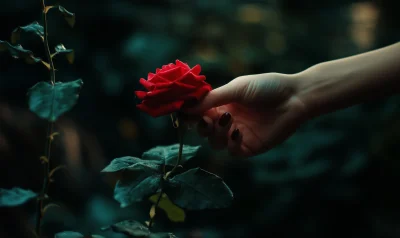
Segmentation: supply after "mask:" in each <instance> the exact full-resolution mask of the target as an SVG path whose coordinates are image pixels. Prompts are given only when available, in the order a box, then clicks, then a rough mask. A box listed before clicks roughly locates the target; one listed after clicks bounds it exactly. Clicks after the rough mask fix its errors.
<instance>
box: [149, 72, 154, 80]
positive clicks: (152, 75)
mask: <svg viewBox="0 0 400 238" xmlns="http://www.w3.org/2000/svg"><path fill="white" fill-rule="evenodd" d="M154 76H155V74H153V73H148V74H147V80H151V79H152V78H153V77H154Z"/></svg>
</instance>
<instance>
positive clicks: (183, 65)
mask: <svg viewBox="0 0 400 238" xmlns="http://www.w3.org/2000/svg"><path fill="white" fill-rule="evenodd" d="M175 63H176V65H177V66H182V67H184V68H185V69H187V70H189V69H190V67H189V65H188V64H186V63H183V62H182V61H180V60H178V59H177V60H175Z"/></svg>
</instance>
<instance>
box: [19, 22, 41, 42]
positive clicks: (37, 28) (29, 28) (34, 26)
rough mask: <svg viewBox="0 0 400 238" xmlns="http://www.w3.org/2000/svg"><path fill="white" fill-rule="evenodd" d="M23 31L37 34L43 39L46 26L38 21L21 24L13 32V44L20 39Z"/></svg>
mask: <svg viewBox="0 0 400 238" xmlns="http://www.w3.org/2000/svg"><path fill="white" fill-rule="evenodd" d="M21 32H26V33H31V34H34V35H37V36H39V37H40V38H41V39H42V41H43V40H44V28H43V26H42V25H40V24H39V22H37V21H34V22H32V23H31V24H29V25H26V26H19V27H17V28H15V29H14V31H13V32H12V33H11V43H12V44H16V43H17V41H19V39H20V38H21Z"/></svg>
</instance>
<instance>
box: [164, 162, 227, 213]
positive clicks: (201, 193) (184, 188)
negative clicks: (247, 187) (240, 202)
mask: <svg viewBox="0 0 400 238" xmlns="http://www.w3.org/2000/svg"><path fill="white" fill-rule="evenodd" d="M168 184H169V185H170V186H171V187H172V191H173V192H172V193H170V194H169V195H170V199H171V200H172V201H173V202H174V203H175V204H176V205H178V206H180V207H183V208H186V209H191V210H201V209H213V208H226V207H228V206H230V205H231V203H232V200H233V194H232V191H231V190H230V189H229V187H228V186H227V185H226V184H225V183H224V181H223V180H222V179H221V178H220V177H218V176H217V175H215V174H212V173H210V172H207V171H205V170H203V169H200V168H195V169H191V170H188V171H186V172H184V173H182V174H178V175H176V176H174V177H173V178H172V179H170V180H169V181H168Z"/></svg>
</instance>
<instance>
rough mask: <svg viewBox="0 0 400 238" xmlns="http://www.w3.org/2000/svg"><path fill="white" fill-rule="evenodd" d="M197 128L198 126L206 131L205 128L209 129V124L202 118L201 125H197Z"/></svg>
mask: <svg viewBox="0 0 400 238" xmlns="http://www.w3.org/2000/svg"><path fill="white" fill-rule="evenodd" d="M197 126H198V127H199V128H202V129H204V128H207V127H208V124H207V122H206V121H205V120H204V119H203V118H201V120H200V121H199V123H198V124H197Z"/></svg>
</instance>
